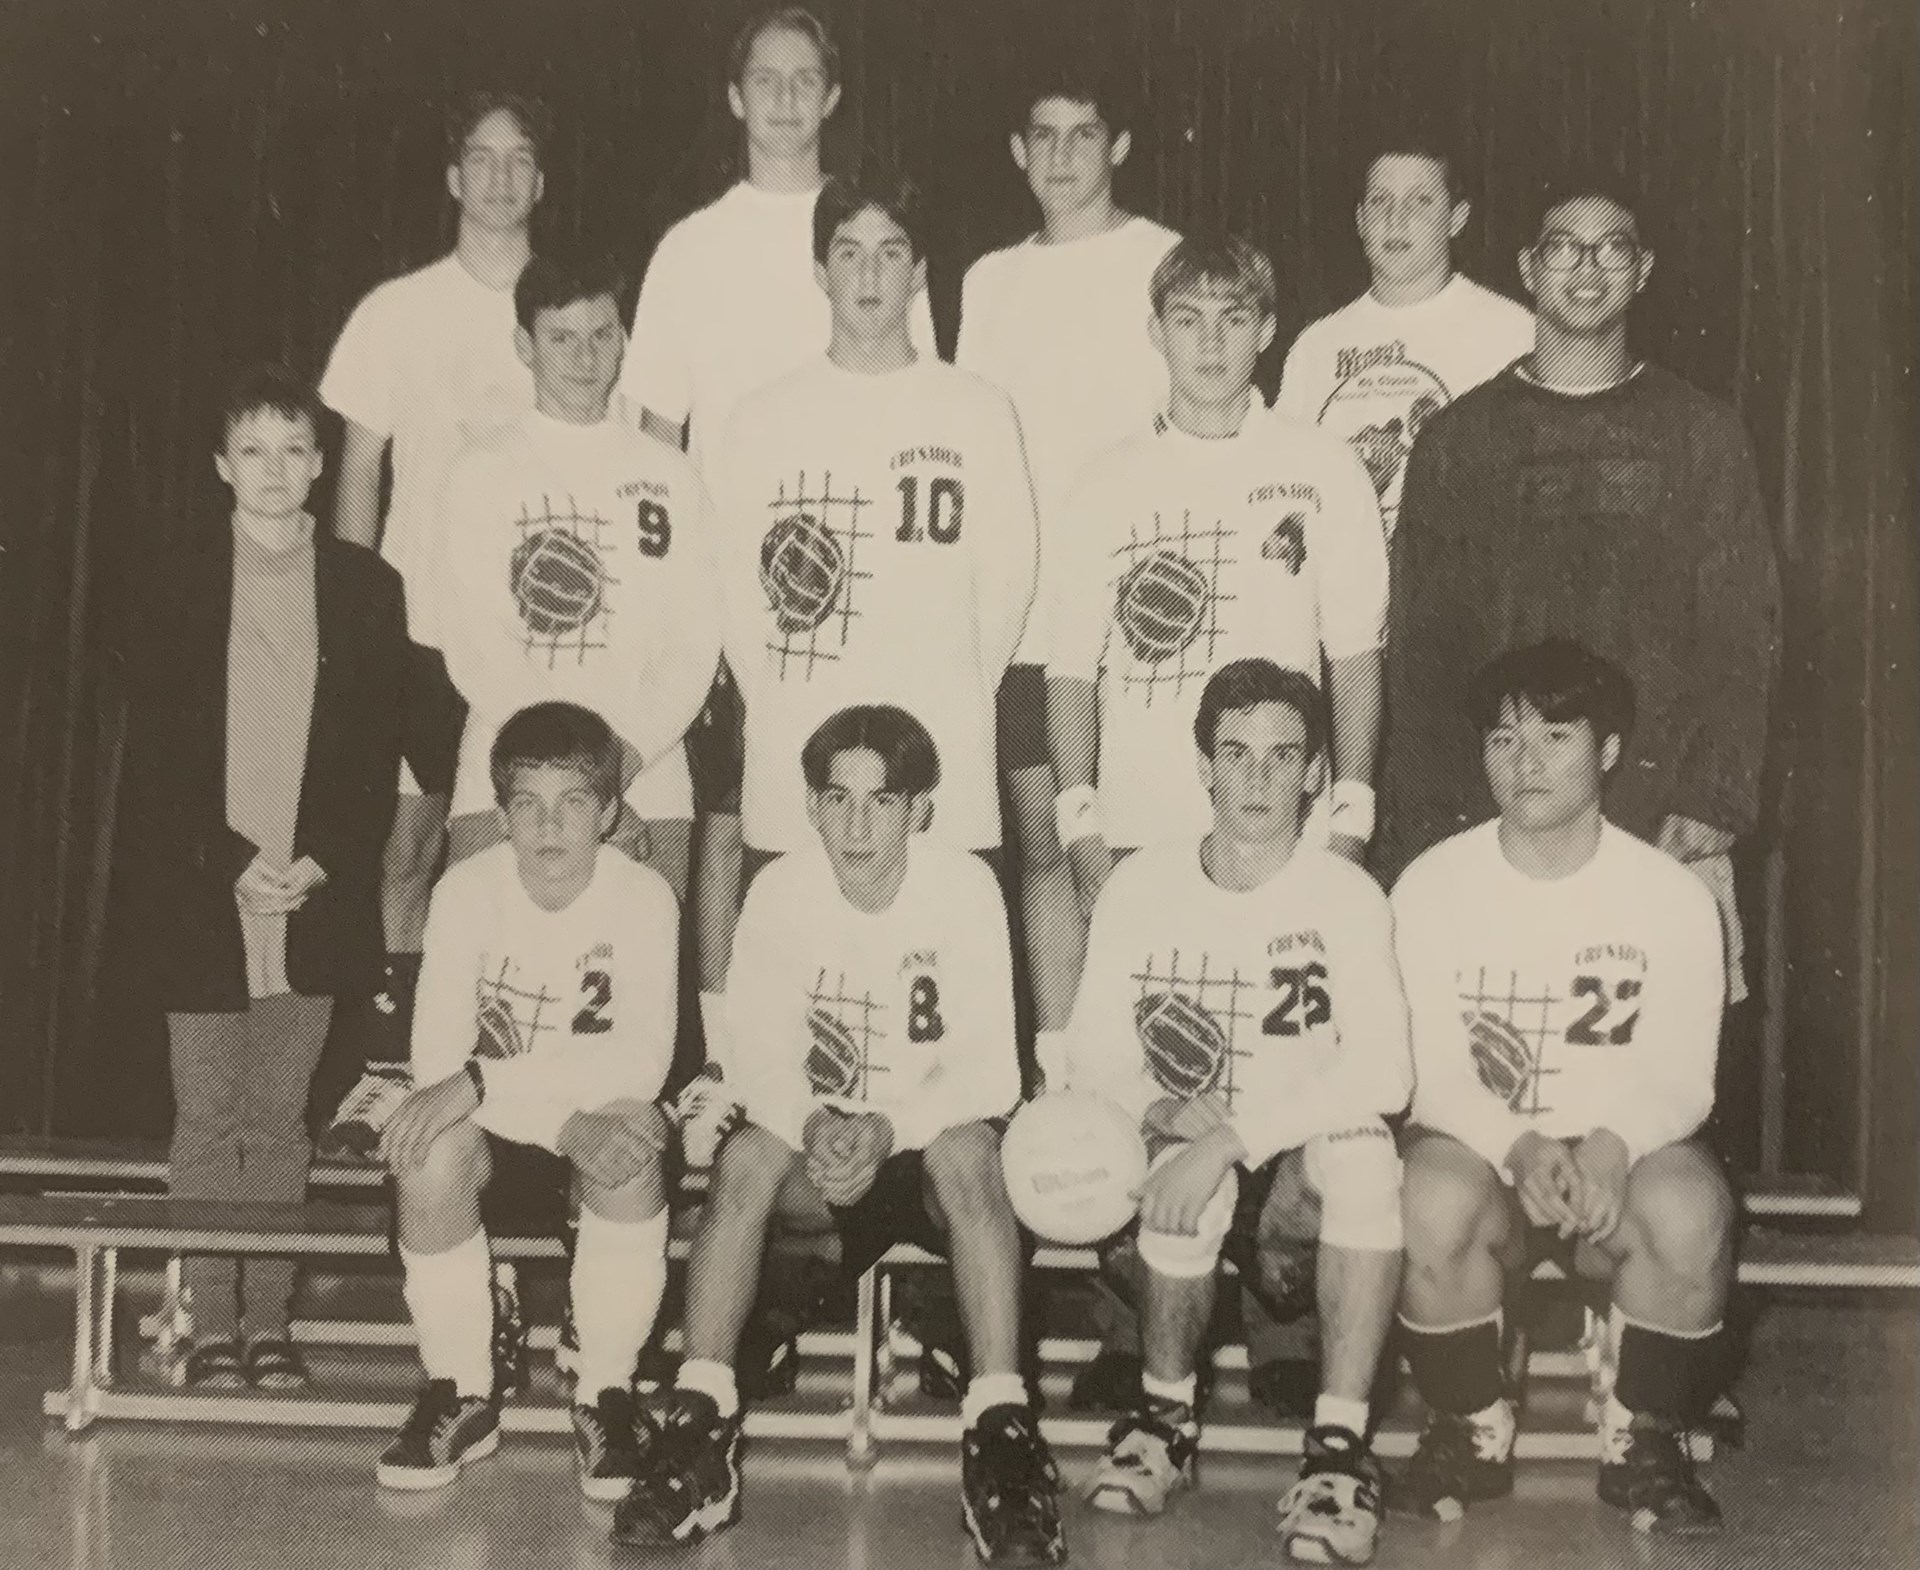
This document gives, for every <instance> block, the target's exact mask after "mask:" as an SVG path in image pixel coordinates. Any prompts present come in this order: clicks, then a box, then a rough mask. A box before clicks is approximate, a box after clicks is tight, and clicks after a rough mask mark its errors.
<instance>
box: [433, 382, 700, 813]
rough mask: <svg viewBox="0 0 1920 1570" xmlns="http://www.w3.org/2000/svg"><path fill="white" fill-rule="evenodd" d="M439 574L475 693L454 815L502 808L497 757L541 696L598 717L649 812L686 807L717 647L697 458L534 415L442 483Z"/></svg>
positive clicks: (464, 689) (445, 622) (447, 637)
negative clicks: (636, 768) (696, 724)
mask: <svg viewBox="0 0 1920 1570" xmlns="http://www.w3.org/2000/svg"><path fill="white" fill-rule="evenodd" d="M438 532H439V543H440V549H439V551H438V553H437V559H438V562H439V573H438V575H437V578H438V580H439V581H441V582H443V583H444V584H445V585H446V588H447V593H446V598H445V600H444V601H443V606H444V609H443V612H442V616H441V631H442V634H443V638H442V641H443V644H444V646H445V649H446V655H447V671H448V674H449V675H450V676H452V678H453V684H454V686H455V687H456V688H458V689H459V692H460V695H461V696H462V697H463V698H465V699H466V700H467V705H468V712H467V725H466V730H465V731H464V733H463V734H462V736H461V741H460V762H459V767H458V769H457V770H456V772H455V775H454V786H453V811H454V813H456V814H459V813H466V812H484V811H486V810H487V809H488V808H489V807H491V806H492V805H493V787H492V784H491V782H490V781H489V778H488V772H487V758H488V754H489V752H490V750H491V749H492V747H493V738H494V736H495V734H496V733H497V732H498V731H499V728H500V726H501V725H502V724H503V723H504V722H505V721H506V720H507V719H508V718H509V717H510V716H511V715H512V714H513V713H514V711H515V710H517V709H521V708H524V707H525V706H526V705H528V704H530V703H541V702H545V701H547V700H549V699H565V700H567V701H569V702H573V703H579V704H583V705H585V706H586V707H587V708H590V709H593V710H595V711H597V712H598V713H600V714H601V715H602V716H604V717H605V719H606V721H607V723H608V724H609V725H611V726H612V727H613V729H614V731H615V732H616V733H617V734H618V735H619V736H620V737H621V738H622V739H623V740H625V741H626V742H628V743H629V744H630V745H631V746H633V747H634V749H635V750H636V751H638V752H639V754H640V757H641V760H642V763H643V764H644V765H645V766H644V768H643V769H642V772H641V773H640V775H639V776H638V777H637V778H636V779H635V780H634V781H633V784H632V785H631V786H630V787H629V789H628V793H627V799H628V801H629V802H631V803H632V805H633V808H634V811H635V812H637V813H639V814H640V816H642V817H645V818H687V817H691V816H692V815H693V799H692V792H691V789H690V786H689V783H688V777H687V761H686V751H685V748H684V747H683V746H682V744H681V737H682V736H684V735H685V734H686V730H687V727H688V726H689V725H691V724H692V723H693V720H694V716H695V715H697V714H698V713H699V711H700V705H701V704H702V703H703V702H704V701H705V699H706V695H707V689H708V688H709V687H710V686H711V685H712V682H713V672H714V667H715V666H716V664H717V663H718V662H719V657H720V620H721V619H720V607H719V604H718V595H717V593H716V587H715V581H714V577H713V563H712V554H711V553H712V549H713V541H712V523H711V509H710V507H709V505H708V501H707V491H706V487H705V486H704V485H703V484H701V482H700V477H699V476H698V475H697V474H695V473H694V472H693V466H692V464H690V463H688V462H687V460H686V458H685V457H684V456H683V455H682V454H680V453H677V452H674V451H673V450H672V449H670V448H668V447H667V446H665V445H664V444H663V443H661V442H658V441H655V440H654V439H653V438H652V437H651V436H643V435H641V434H640V433H639V432H637V431H634V430H632V429H630V428H629V427H627V426H625V425H623V424H621V423H620V422H618V421H616V420H613V419H606V420H602V421H601V422H600V423H599V424H597V425H568V424H565V423H563V422H562V421H559V420H554V419H549V418H548V417H547V416H546V415H543V414H540V413H538V412H535V413H530V414H527V415H525V416H523V417H522V418H521V420H520V421H519V422H518V423H517V424H516V425H515V426H514V427H513V428H512V429H511V430H509V431H508V432H507V433H506V434H505V435H504V436H503V437H501V438H500V440H499V441H497V442H496V443H494V444H493V445H491V446H487V447H471V448H469V449H467V451H466V452H465V453H463V454H462V455H461V457H460V458H459V460H458V461H457V462H456V463H455V465H454V468H453V472H452V473H451V475H449V477H448V480H447V486H446V491H445V495H444V506H443V512H442V515H441V518H440V523H439V530H438Z"/></svg>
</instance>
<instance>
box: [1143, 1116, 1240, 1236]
mask: <svg viewBox="0 0 1920 1570" xmlns="http://www.w3.org/2000/svg"><path fill="white" fill-rule="evenodd" d="M1244 1154H1246V1147H1245V1146H1243V1145H1242V1144H1241V1143H1240V1139H1239V1136H1238V1135H1236V1134H1235V1133H1234V1132H1233V1130H1232V1129H1231V1128H1228V1127H1226V1126H1225V1125H1222V1126H1221V1127H1220V1128H1218V1129H1216V1130H1215V1131H1214V1132H1212V1133H1210V1134H1207V1135H1206V1136H1204V1137H1203V1138H1201V1139H1197V1140H1195V1141H1194V1142H1193V1143H1191V1144H1190V1145H1188V1146H1187V1148H1186V1149H1185V1150H1183V1151H1181V1152H1180V1154H1179V1155H1177V1156H1175V1157H1173V1158H1172V1159H1171V1160H1169V1161H1168V1162H1167V1163H1166V1165H1165V1166H1163V1167H1161V1168H1160V1169H1159V1170H1158V1171H1157V1172H1153V1173H1150V1174H1149V1175H1148V1177H1147V1181H1146V1183H1145V1184H1144V1185H1142V1187H1141V1190H1140V1225H1141V1227H1142V1228H1143V1229H1144V1230H1145V1231H1148V1232H1165V1233H1169V1234H1171V1235H1173V1236H1176V1237H1192V1236H1194V1235H1195V1234H1196V1233H1197V1232H1199V1230H1200V1217H1201V1216H1202V1215H1203V1214H1204V1213H1205V1212H1206V1208H1207V1205H1208V1203H1209V1202H1210V1201H1211V1200H1212V1198H1213V1196H1214V1193H1215V1192H1216V1191H1217V1190H1218V1189H1219V1187H1220V1185H1221V1183H1222V1182H1224V1181H1225V1180H1226V1176H1227V1173H1228V1172H1230V1171H1231V1170H1232V1169H1233V1164H1234V1162H1236V1161H1237V1160H1239V1159H1240V1157H1241V1156H1243V1155H1244Z"/></svg>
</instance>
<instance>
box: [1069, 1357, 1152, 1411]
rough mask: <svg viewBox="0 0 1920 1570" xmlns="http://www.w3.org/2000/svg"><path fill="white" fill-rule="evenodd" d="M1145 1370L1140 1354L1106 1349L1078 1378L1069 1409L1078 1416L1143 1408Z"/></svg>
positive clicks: (1074, 1383)
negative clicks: (1142, 1393) (1141, 1383)
mask: <svg viewBox="0 0 1920 1570" xmlns="http://www.w3.org/2000/svg"><path fill="white" fill-rule="evenodd" d="M1144 1370H1145V1365H1143V1364H1142V1363H1141V1361H1140V1354H1139V1353H1138V1352H1121V1351H1117V1350H1116V1349H1114V1348H1113V1347H1102V1348H1101V1349H1100V1350H1099V1352H1098V1353H1097V1354H1095V1356H1094V1359H1093V1361H1092V1362H1091V1363H1089V1364H1087V1366H1086V1367H1085V1368H1083V1369H1081V1370H1080V1372H1079V1373H1078V1374H1077V1375H1076V1376H1075V1377H1074V1381H1073V1392H1072V1394H1071V1395H1069V1396H1068V1397H1067V1405H1068V1406H1069V1407H1071V1408H1072V1409H1073V1410H1074V1411H1076V1412H1131V1411H1132V1410H1133V1409H1134V1408H1135V1407H1136V1406H1138V1405H1139V1404H1140V1375H1141V1374H1142V1373H1143V1372H1144Z"/></svg>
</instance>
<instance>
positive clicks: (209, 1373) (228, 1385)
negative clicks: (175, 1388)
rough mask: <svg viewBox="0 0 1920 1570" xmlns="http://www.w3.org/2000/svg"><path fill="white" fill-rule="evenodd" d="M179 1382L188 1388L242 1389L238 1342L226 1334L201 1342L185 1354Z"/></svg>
mask: <svg viewBox="0 0 1920 1570" xmlns="http://www.w3.org/2000/svg"><path fill="white" fill-rule="evenodd" d="M181 1383H182V1384H184V1385H186V1387H187V1388H188V1389H190V1390H245V1389H246V1388H247V1365H246V1360H245V1358H244V1356H243V1355H242V1353H241V1351H240V1343H239V1342H238V1341H235V1340H232V1339H230V1338H229V1337H226V1336H216V1337H214V1338H212V1339H211V1340H208V1341H203V1342H201V1343H200V1344H199V1345H198V1346H196V1347H194V1349H193V1350H192V1351H191V1352H189V1353H188V1354H187V1361H186V1366H185V1368H184V1369H183V1370H182V1374H181Z"/></svg>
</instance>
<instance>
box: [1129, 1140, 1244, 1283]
mask: <svg viewBox="0 0 1920 1570" xmlns="http://www.w3.org/2000/svg"><path fill="white" fill-rule="evenodd" d="M1186 1148H1187V1147H1186V1146H1185V1145H1174V1146H1171V1147H1170V1148H1168V1149H1166V1150H1163V1151H1161V1152H1160V1154H1159V1155H1157V1156H1155V1157H1154V1159H1153V1162H1152V1164H1151V1165H1150V1166H1149V1167H1148V1168H1147V1171H1148V1172H1149V1173H1153V1172H1157V1171H1159V1170H1160V1168H1161V1167H1163V1166H1165V1165H1166V1164H1167V1163H1168V1162H1169V1161H1171V1160H1172V1159H1173V1158H1174V1157H1175V1156H1177V1155H1179V1154H1180V1152H1181V1151H1183V1150H1185V1149H1186ZM1239 1198H1240V1169H1239V1168H1238V1167H1229V1168H1228V1169H1227V1175H1226V1176H1225V1177H1223V1178H1222V1179H1221V1180H1220V1186H1219V1187H1218V1188H1216V1189H1215V1190H1214V1191H1213V1198H1212V1199H1210V1200H1208V1201H1207V1208H1206V1209H1205V1210H1203V1211H1201V1212H1200V1225H1199V1228H1198V1230H1197V1231H1195V1233H1194V1234H1193V1236H1192V1237H1182V1236H1180V1235H1179V1234H1178V1233H1176V1232H1149V1231H1148V1230H1147V1229H1146V1228H1145V1227H1144V1226H1143V1227H1141V1229H1140V1237H1139V1241H1138V1244H1137V1246H1138V1248H1139V1250H1140V1257H1141V1258H1142V1259H1143V1260H1145V1261H1146V1263H1147V1268H1148V1269H1150V1270H1156V1271H1158V1272H1159V1273H1160V1274H1161V1275H1163V1276H1204V1275H1207V1274H1209V1273H1210V1272H1211V1271H1212V1270H1213V1268H1214V1266H1216V1265H1217V1264H1219V1263H1220V1247H1221V1245H1222V1244H1223V1243H1225V1242H1226V1240H1227V1229H1228V1228H1229V1227H1231V1226H1232V1225H1233V1207H1234V1204H1235V1202H1236V1201H1237V1200H1238V1199H1239Z"/></svg>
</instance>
